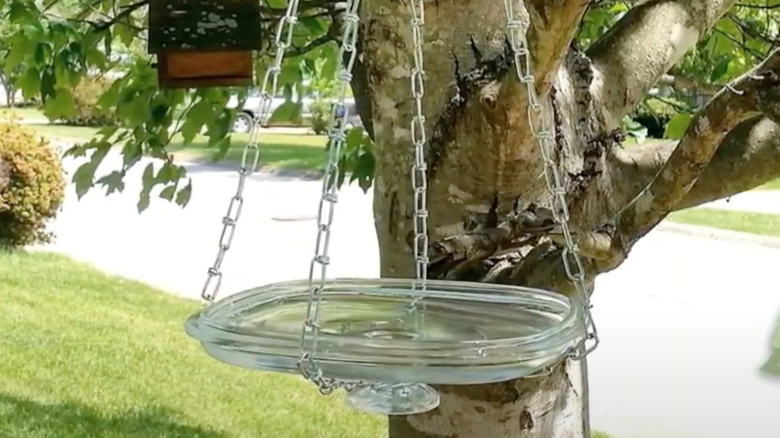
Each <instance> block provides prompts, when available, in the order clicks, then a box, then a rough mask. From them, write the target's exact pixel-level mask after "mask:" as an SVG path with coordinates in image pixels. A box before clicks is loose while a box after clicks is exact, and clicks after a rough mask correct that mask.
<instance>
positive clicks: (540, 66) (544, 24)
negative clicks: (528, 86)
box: [525, 0, 591, 94]
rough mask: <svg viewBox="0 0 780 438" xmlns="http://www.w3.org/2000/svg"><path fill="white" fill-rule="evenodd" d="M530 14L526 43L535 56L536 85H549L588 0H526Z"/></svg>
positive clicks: (541, 86)
mask: <svg viewBox="0 0 780 438" xmlns="http://www.w3.org/2000/svg"><path fill="white" fill-rule="evenodd" d="M525 3H526V6H527V7H528V12H529V14H530V16H531V29H530V35H529V44H530V45H531V53H533V54H534V57H535V61H536V63H535V67H534V71H535V72H536V78H537V86H538V87H539V90H540V92H541V93H542V94H544V93H545V92H546V90H547V89H548V88H549V84H550V82H551V81H552V77H553V76H554V75H555V72H557V71H558V67H560V65H561V63H562V62H563V59H564V58H565V54H566V51H567V50H568V49H569V45H570V44H571V42H572V40H574V38H575V36H576V33H577V28H578V26H579V24H580V21H582V17H583V15H584V14H585V12H586V11H587V10H588V6H589V5H590V3H591V2H590V1H589V0H526V2H525Z"/></svg>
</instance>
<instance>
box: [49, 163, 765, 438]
mask: <svg viewBox="0 0 780 438" xmlns="http://www.w3.org/2000/svg"><path fill="white" fill-rule="evenodd" d="M118 160H119V158H118V157H116V156H110V157H109V158H107V163H106V166H104V167H105V168H110V167H111V166H116V167H118ZM66 167H67V168H68V170H70V171H73V170H75V163H74V162H72V161H68V162H66ZM136 167H137V169H135V171H134V172H131V173H130V175H128V178H127V188H126V190H125V192H124V193H123V194H119V195H117V194H115V195H112V196H110V197H107V198H106V197H104V196H103V194H102V193H101V192H100V191H98V190H95V191H93V192H91V193H90V194H89V195H87V196H86V197H85V198H84V199H83V200H82V201H81V202H78V201H77V200H76V199H75V195H74V194H73V192H72V190H70V191H69V192H68V199H67V202H66V204H65V207H64V211H63V213H62V214H61V216H60V217H59V219H58V220H57V221H56V222H55V223H54V226H53V228H54V230H55V231H56V232H57V233H58V235H59V238H58V240H57V242H56V243H55V244H54V245H51V246H50V248H51V249H52V250H55V251H59V252H62V253H66V254H69V255H70V256H72V257H74V258H76V259H79V260H82V261H85V262H88V263H91V264H93V265H95V266H97V267H99V268H101V269H103V270H106V271H108V272H112V273H115V274H119V275H123V276H126V277H130V278H134V279H138V280H141V281H144V282H147V283H150V284H152V285H155V286H157V287H159V288H161V289H163V290H166V291H168V292H171V293H175V294H178V295H181V296H184V297H190V298H197V297H198V295H199V294H200V290H201V286H202V283H203V280H204V279H205V275H206V269H207V268H208V266H209V265H210V264H211V263H212V261H213V258H214V256H215V254H216V249H217V239H218V237H219V232H220V226H221V225H220V220H221V218H222V215H223V214H224V212H225V209H226V207H227V201H228V198H229V196H230V195H231V194H232V193H233V191H234V187H235V183H236V175H235V173H234V172H230V171H226V170H224V169H215V168H211V167H206V166H199V165H192V166H189V172H190V173H191V174H192V176H193V177H194V181H195V185H194V194H193V199H192V202H191V203H190V205H189V206H188V207H187V208H186V209H181V208H178V207H176V206H174V205H172V204H169V203H168V202H167V201H163V200H159V199H154V200H153V202H152V205H151V207H150V208H149V210H148V211H146V212H145V213H143V214H141V215H139V214H138V213H137V211H136V208H135V202H136V201H137V198H138V193H139V190H140V172H141V171H142V169H143V166H140V165H139V166H136ZM319 190H320V183H319V182H316V181H301V180H295V179H288V180H280V179H275V178H268V177H261V176H258V177H254V178H253V179H252V181H251V182H250V183H248V184H247V189H246V192H245V194H246V197H247V202H246V204H245V208H244V212H243V216H242V218H241V221H240V223H239V226H238V231H237V234H236V238H235V242H234V245H233V248H231V250H230V251H229V253H228V256H227V258H226V261H225V264H224V271H225V276H226V277H225V281H224V286H223V291H225V292H223V293H228V292H235V291H240V290H243V289H246V288H249V287H252V286H254V285H260V284H264V283H268V282H275V281H281V280H287V279H293V278H303V277H305V276H306V275H307V272H308V263H309V260H310V258H311V255H312V253H313V250H314V244H313V238H314V235H315V231H316V230H315V223H314V222H312V221H290V220H289V219H294V218H296V217H298V218H300V217H301V216H307V215H308V216H311V214H312V213H313V212H314V211H315V209H316V205H315V204H316V201H317V199H318V192H319ZM340 199H341V202H340V203H339V206H338V210H337V213H336V224H335V226H334V235H333V238H334V244H333V246H332V252H331V255H332V259H333V264H332V267H331V270H330V274H331V276H360V277H375V276H377V275H378V263H379V260H378V249H377V243H376V238H375V236H374V230H373V219H372V212H371V195H370V194H368V195H364V194H363V193H362V191H361V190H360V189H359V188H357V187H350V188H348V189H346V190H345V191H344V192H342V195H341V198H340ZM278 219H287V220H281V221H280V220H278ZM778 260H780V252H778V251H777V250H774V249H770V248H767V247H760V246H756V245H749V244H740V243H734V242H724V241H714V240H710V239H704V238H697V237H690V236H683V235H679V234H673V233H666V232H663V231H654V232H653V233H651V234H650V235H649V236H647V237H646V238H645V239H644V240H643V241H642V242H640V243H639V244H638V245H637V246H636V248H635V249H634V250H633V252H632V253H631V255H630V257H629V259H628V261H627V262H626V263H625V264H624V265H623V266H621V267H620V268H619V269H618V270H616V271H614V272H612V273H609V274H606V275H604V276H602V277H600V278H599V279H598V282H597V288H598V289H597V292H596V294H595V297H594V305H595V310H594V312H595V318H596V321H597V324H598V326H599V329H600V333H601V337H602V345H601V347H600V348H599V350H597V351H596V352H595V353H594V354H593V355H592V356H591V359H590V365H591V366H590V368H591V387H592V418H593V426H594V428H595V429H599V430H605V431H607V432H610V433H612V434H614V435H615V436H616V437H618V438H704V437H707V438H736V437H740V438H741V437H750V438H770V437H775V438H776V437H777V436H778V434H780V424H779V423H778V421H777V419H776V417H777V413H778V411H777V409H778V406H780V382H778V381H769V380H768V379H766V378H763V377H761V376H760V375H759V374H758V372H757V370H758V368H759V366H760V365H761V364H762V362H763V361H764V360H766V358H767V357H768V351H769V350H768V342H769V340H768V337H769V335H770V332H771V330H772V328H773V324H774V322H775V317H776V316H777V315H778V313H779V312H780V292H778V285H779V284H780V282H778V279H777V277H775V276H774V273H775V272H774V271H775V269H777V266H778V265H777V263H778ZM223 296H224V295H223Z"/></svg>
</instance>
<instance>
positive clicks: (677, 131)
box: [664, 113, 692, 139]
mask: <svg viewBox="0 0 780 438" xmlns="http://www.w3.org/2000/svg"><path fill="white" fill-rule="evenodd" d="M691 118H692V116H691V114H689V113H679V114H675V115H674V116H673V117H672V119H671V120H670V121H669V123H667V124H666V131H664V137H666V138H673V139H679V138H682V136H683V135H685V132H686V131H687V130H688V125H690V123H691Z"/></svg>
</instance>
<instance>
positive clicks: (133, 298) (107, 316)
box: [0, 253, 385, 438]
mask: <svg viewBox="0 0 780 438" xmlns="http://www.w3.org/2000/svg"><path fill="white" fill-rule="evenodd" d="M0 285H2V290H3V293H2V301H0V314H1V315H2V323H0V327H2V330H1V331H2V333H3V336H2V341H0V345H2V347H0V348H1V350H0V351H2V360H0V382H2V385H0V431H2V433H0V435H2V437H3V438H55V437H56V438H60V437H62V438H87V437H101V438H131V437H132V438H156V437H160V438H162V437H165V438H179V437H180V438H193V437H200V438H233V437H246V438H250V437H251V438H266V437H267V438H280V437H284V438H316V437H320V438H333V437H339V438H374V437H380V436H382V435H383V434H385V420H384V419H383V418H381V417H374V416H368V415H363V414H361V413H357V412H354V411H351V410H349V409H347V408H346V407H344V406H343V404H342V402H341V400H340V398H341V397H340V396H331V397H323V396H320V395H319V394H318V393H317V391H316V388H314V386H313V385H309V384H307V383H306V382H304V381H303V380H302V379H300V378H298V377H296V376H288V375H280V374H272V373H260V372H255V371H250V370H245V369H242V368H237V367H232V366H229V365H225V364H223V363H221V362H219V361H217V360H215V359H212V358H210V357H209V356H208V355H207V354H206V353H205V352H204V351H203V350H202V348H201V347H200V346H199V345H198V344H197V342H196V341H194V340H193V339H191V338H189V337H187V335H186V334H185V333H184V331H183V328H182V323H183V320H184V319H185V318H186V317H187V316H188V315H190V314H191V313H192V312H194V311H196V310H197V309H198V307H199V304H198V303H194V302H190V301H187V300H183V299H179V298H176V297H173V296H169V295H166V294H164V293H161V292H159V291H156V290H153V289H151V288H149V287H147V286H144V285H142V284H138V283H135V282H131V281H126V280H122V279H118V278H113V277H110V276H107V275H103V274H101V273H100V272H98V271H96V270H94V269H91V268H89V267H87V266H84V265H81V264H77V263H74V262H72V261H69V260H68V259H66V258H64V257H61V256H58V255H52V254H40V253H31V254H8V253H0Z"/></svg>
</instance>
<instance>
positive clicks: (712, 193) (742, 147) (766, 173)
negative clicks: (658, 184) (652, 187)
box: [615, 116, 780, 211]
mask: <svg viewBox="0 0 780 438" xmlns="http://www.w3.org/2000/svg"><path fill="white" fill-rule="evenodd" d="M675 147H676V142H673V141H667V142H657V143H654V144H650V145H647V146H644V147H634V148H630V149H625V150H622V151H620V152H619V153H618V154H616V155H615V158H616V160H617V163H618V164H617V166H616V169H618V170H617V171H618V172H619V173H620V174H621V176H622V178H620V179H621V180H622V181H625V183H624V185H623V186H622V187H621V190H619V191H618V192H616V193H615V196H618V197H621V198H623V199H624V200H625V201H628V200H629V199H631V198H633V197H634V196H635V195H636V194H637V193H639V192H640V191H641V190H642V189H643V188H644V187H645V186H647V184H649V183H650V181H652V179H653V177H654V176H655V175H656V174H657V173H658V172H659V171H660V170H661V168H662V167H663V165H664V163H666V162H667V161H668V160H669V157H670V156H671V155H672V153H673V152H674V149H675ZM778 177H780V125H778V124H777V123H775V122H773V121H772V120H770V119H769V118H767V117H765V116H757V117H754V118H751V119H749V120H747V121H745V122H743V123H742V124H740V125H739V126H738V127H737V128H736V129H734V130H733V131H731V132H730V133H729V134H728V135H727V136H726V138H725V140H724V141H723V142H722V143H721V145H720V146H719V147H718V150H717V152H715V155H714V156H713V157H712V160H711V161H710V163H709V164H708V165H707V167H706V168H705V169H704V171H702V173H701V175H700V176H699V179H698V180H696V183H695V184H694V185H693V188H691V190H690V191H689V192H688V193H687V194H686V195H685V197H684V198H683V200H682V201H680V202H679V203H678V204H677V205H676V206H675V207H674V210H675V211H676V210H682V209H685V208H690V207H695V206H697V205H701V204H705V203H707V202H711V201H715V200H717V199H721V198H726V197H729V196H733V195H736V194H738V193H741V192H744V191H747V190H751V189H754V188H756V187H758V186H760V185H762V184H766V183H767V182H769V181H772V180H774V179H776V178H778Z"/></svg>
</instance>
